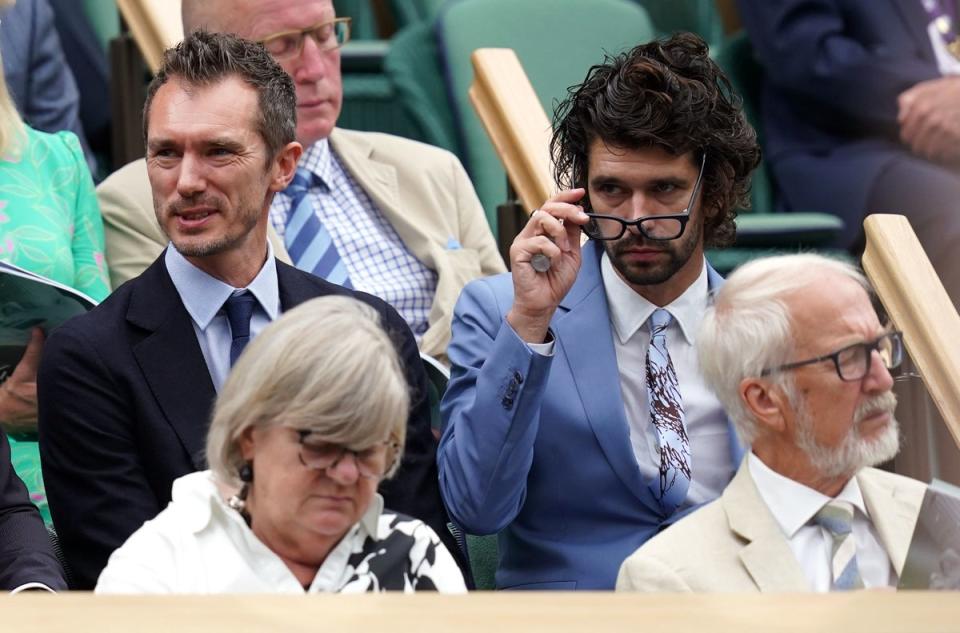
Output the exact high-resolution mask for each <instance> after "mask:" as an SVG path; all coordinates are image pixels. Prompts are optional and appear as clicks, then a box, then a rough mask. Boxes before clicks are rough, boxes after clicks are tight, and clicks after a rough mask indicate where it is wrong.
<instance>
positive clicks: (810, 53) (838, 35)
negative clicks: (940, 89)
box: [738, 0, 939, 131]
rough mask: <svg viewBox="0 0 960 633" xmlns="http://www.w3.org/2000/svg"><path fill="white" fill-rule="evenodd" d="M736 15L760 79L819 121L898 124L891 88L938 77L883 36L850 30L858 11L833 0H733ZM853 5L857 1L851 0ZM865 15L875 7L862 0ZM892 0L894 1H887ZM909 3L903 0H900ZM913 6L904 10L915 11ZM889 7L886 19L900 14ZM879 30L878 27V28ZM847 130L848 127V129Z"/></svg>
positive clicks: (870, 125) (879, 125)
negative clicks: (761, 73) (760, 68)
mask: <svg viewBox="0 0 960 633" xmlns="http://www.w3.org/2000/svg"><path fill="white" fill-rule="evenodd" d="M738 4H739V7H740V16H741V19H742V21H743V24H744V27H745V28H746V30H747V33H748V34H749V36H750V41H751V43H752V44H753V47H754V51H755V55H756V57H757V59H758V60H759V61H760V63H761V64H762V65H763V66H764V68H765V70H766V75H765V79H766V80H767V81H769V82H771V84H772V85H774V86H775V87H776V88H777V89H779V90H780V91H782V92H784V93H785V96H787V97H792V98H794V99H797V100H800V101H801V102H802V105H803V106H804V107H806V108H808V109H810V110H811V112H810V115H811V116H813V117H818V118H819V119H820V123H821V124H823V125H827V124H831V125H834V126H853V127H854V129H859V128H864V129H867V130H878V129H884V130H887V131H895V130H896V129H897V96H898V95H899V94H900V93H901V92H903V91H904V90H906V89H908V88H910V87H911V86H913V85H914V84H916V83H917V82H919V81H923V80H926V79H932V78H934V77H938V76H939V73H938V72H937V68H936V66H935V65H934V64H931V63H930V62H929V61H927V60H924V59H922V58H920V57H919V56H916V55H913V56H911V55H909V54H904V51H903V50H900V49H899V48H897V49H894V48H893V47H890V46H887V45H885V43H884V42H882V41H876V42H873V41H865V40H867V39H868V37H872V36H868V35H867V34H865V33H864V34H863V35H862V36H860V35H859V34H858V35H857V36H855V35H854V34H853V33H852V32H851V31H852V28H853V26H852V23H853V22H854V21H856V20H857V16H852V15H851V14H850V11H851V8H850V7H849V6H848V7H847V8H846V9H845V11H846V13H844V11H842V10H841V8H840V6H839V3H838V2H837V1H836V0H778V1H777V2H771V1H770V0H738ZM852 4H853V5H856V3H852ZM860 4H861V5H863V6H862V7H860V11H861V12H862V13H863V15H864V17H866V16H867V14H868V12H871V11H875V10H876V9H883V10H884V11H894V10H896V7H893V6H886V5H884V6H883V7H879V6H877V5H880V4H881V3H879V2H877V3H876V4H875V0H863V1H862V2H861V3H860ZM889 4H891V5H892V3H889ZM905 4H909V3H905ZM915 4H916V5H917V7H903V8H902V9H903V10H912V9H913V10H917V11H921V10H922V8H920V2H919V1H917V2H916V3H915ZM899 17H900V16H899V15H898V14H891V19H895V18H896V19H899ZM878 30H881V31H882V29H878ZM848 131H849V130H848Z"/></svg>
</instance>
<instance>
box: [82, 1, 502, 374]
mask: <svg viewBox="0 0 960 633" xmlns="http://www.w3.org/2000/svg"><path fill="white" fill-rule="evenodd" d="M182 18H183V23H184V30H185V32H190V31H192V30H193V29H195V28H201V27H202V28H206V29H207V30H210V31H223V32H232V33H237V34H239V35H240V36H241V37H245V38H247V39H252V40H258V41H262V42H264V44H265V45H266V46H267V48H268V50H269V51H270V52H271V54H273V56H274V58H275V59H277V61H278V62H280V64H281V66H283V68H284V70H286V71H287V72H288V73H289V74H290V75H291V76H292V77H293V79H294V83H295V84H296V89H297V100H298V105H297V140H298V141H299V142H300V143H301V144H302V145H303V146H304V156H303V158H302V159H301V161H300V168H301V169H303V170H304V172H303V173H304V176H305V177H306V178H307V179H308V180H309V182H310V184H309V188H308V190H307V195H306V200H305V201H304V203H305V204H310V205H312V209H313V211H314V213H315V215H316V217H317V219H318V220H319V222H320V224H321V225H322V227H323V229H325V230H326V232H327V233H328V234H329V238H328V239H327V242H328V243H329V242H330V241H331V240H332V243H333V244H334V249H333V252H334V253H335V255H333V256H339V260H340V261H341V262H342V264H343V267H342V268H341V270H345V274H346V275H347V277H346V279H347V281H346V284H349V285H350V286H351V287H353V288H355V289H357V290H362V291H365V292H368V293H370V294H373V295H376V296H379V297H381V298H382V299H384V300H386V301H387V302H388V303H390V304H391V305H393V307H394V308H396V309H397V311H398V312H399V313H400V314H401V315H402V316H403V317H404V319H405V320H406V321H407V323H408V324H409V325H410V329H411V330H413V332H414V335H415V336H416V338H417V342H418V344H419V345H420V349H421V351H423V352H425V353H427V354H430V355H432V356H441V357H442V356H443V355H444V354H445V352H446V346H447V342H448V341H449V338H450V320H451V316H452V312H453V305H454V303H455V301H456V299H457V297H458V296H459V294H460V290H461V288H462V287H463V286H464V284H466V283H467V282H468V281H470V280H471V279H474V278H477V277H481V276H485V275H491V274H495V273H499V272H503V271H504V270H505V268H504V264H503V260H502V258H501V257H500V255H499V253H498V252H497V247H496V243H495V242H494V239H493V236H492V234H491V232H490V229H489V226H488V225H487V222H486V217H485V215H484V213H483V209H482V207H481V206H480V202H479V201H478V200H477V196H476V193H475V192H474V190H473V186H472V185H471V183H470V180H469V178H468V177H467V175H466V173H465V172H464V170H463V167H462V165H461V164H460V162H459V161H458V160H457V158H456V157H455V156H453V155H452V154H450V153H449V152H446V151H444V150H441V149H438V148H435V147H431V146H429V145H425V144H422V143H417V142H414V141H410V140H407V139H403V138H400V137H397V136H391V135H387V134H377V133H367V132H355V131H349V130H342V129H338V128H336V127H335V125H336V120H337V117H338V115H339V113H340V107H341V103H342V97H343V94H342V87H341V80H340V49H339V47H340V45H342V44H343V42H344V41H346V39H347V38H348V37H349V25H344V23H343V21H342V20H341V21H337V19H336V16H335V14H334V9H333V4H332V2H331V1H330V0H309V1H304V2H294V1H293V0H184V1H183V7H182ZM97 193H98V197H99V199H100V206H101V209H102V211H103V217H104V225H105V230H106V241H107V260H108V262H109V265H110V270H111V281H112V284H113V286H114V287H115V288H116V287H117V286H119V285H120V284H122V283H123V282H125V281H127V280H129V279H131V278H133V277H135V276H137V275H139V274H140V273H141V272H142V271H143V270H144V269H145V268H146V267H147V265H148V264H150V262H152V261H153V260H154V259H156V257H157V256H158V255H159V253H160V251H161V250H162V249H163V248H164V247H165V246H166V245H167V240H166V238H165V237H164V235H163V233H162V232H161V231H160V228H159V226H157V223H156V220H155V218H154V213H153V204H152V200H151V198H150V185H149V182H148V180H147V176H146V167H145V165H144V162H143V161H142V160H141V161H135V162H134V163H131V164H129V165H127V166H126V167H123V168H122V169H120V170H119V171H117V172H116V173H114V174H113V175H111V176H110V177H109V178H108V179H107V180H105V181H104V182H103V183H102V184H101V185H100V187H99V188H98V190H97ZM295 206H297V207H298V206H299V201H298V199H297V198H296V197H295V195H294V194H289V195H287V194H286V193H281V194H279V195H277V196H276V197H275V199H274V202H273V204H272V206H271V210H270V227H269V238H270V242H271V244H272V245H273V249H274V253H275V254H276V256H277V258H278V259H280V260H281V261H288V262H289V261H292V263H293V264H294V265H296V266H297V267H298V268H301V269H302V270H306V271H308V272H313V273H314V274H317V275H318V276H323V277H325V278H327V279H328V280H330V281H334V282H335V283H341V284H343V283H344V281H345V279H344V278H337V277H335V276H334V277H331V276H329V275H327V274H326V273H325V272H324V271H323V270H321V269H320V268H318V267H315V266H314V264H315V261H316V259H318V257H311V255H312V253H311V252H310V249H307V252H300V251H302V250H304V249H302V248H300V247H299V246H294V247H293V248H292V249H291V250H293V252H294V255H293V256H291V254H290V253H289V252H288V248H290V247H291V246H292V243H293V242H294V241H295V240H296V239H297V234H296V231H297V230H298V229H299V225H298V222H297V221H296V220H295V219H294V215H295V211H296V209H295V208H294V207H295ZM291 227H292V228H291ZM301 239H305V238H303V237H301ZM327 256H328V257H329V256H331V255H329V254H328V255H327Z"/></svg>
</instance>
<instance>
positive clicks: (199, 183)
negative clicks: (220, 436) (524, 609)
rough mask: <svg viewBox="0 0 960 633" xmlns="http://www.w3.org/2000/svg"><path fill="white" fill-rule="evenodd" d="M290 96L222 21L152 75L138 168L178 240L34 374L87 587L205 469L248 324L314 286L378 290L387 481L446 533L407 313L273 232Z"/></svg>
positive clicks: (289, 142) (256, 49) (43, 431)
mask: <svg viewBox="0 0 960 633" xmlns="http://www.w3.org/2000/svg"><path fill="white" fill-rule="evenodd" d="M295 108H296V96H295V93H294V87H293V83H292V80H291V79H290V77H289V76H288V75H287V74H286V73H284V72H283V69H282V68H281V67H280V66H279V65H277V64H276V62H274V61H273V60H272V58H271V57H270V56H269V54H268V53H267V52H266V50H265V49H264V48H263V47H262V46H261V45H259V44H254V43H251V42H248V41H245V40H241V39H239V38H236V37H234V36H230V35H222V34H209V33H205V32H202V31H198V32H195V33H194V34H192V35H190V36H188V37H187V38H186V39H185V40H184V41H183V42H182V43H181V44H179V45H178V46H177V47H176V48H175V49H170V50H169V51H167V53H166V55H165V57H164V61H163V67H162V68H161V70H160V72H159V73H158V74H157V76H156V78H155V79H154V81H153V83H152V84H151V86H150V89H149V91H148V96H147V102H146V105H145V107H144V130H145V139H146V144H147V169H148V174H149V177H150V182H151V186H152V189H153V197H154V204H155V208H156V214H157V219H158V221H159V223H160V225H161V227H162V228H163V230H164V232H165V233H166V234H167V235H168V237H169V238H170V241H171V246H169V247H168V248H167V249H166V250H165V251H164V252H163V254H162V255H161V256H160V257H159V258H158V259H157V260H156V261H155V262H154V263H153V264H152V265H151V266H150V267H149V268H148V269H147V270H146V271H145V272H144V273H143V274H142V275H141V276H139V277H137V278H135V279H133V280H131V281H130V282H128V283H126V284H124V285H123V286H121V287H120V288H119V289H118V290H117V291H115V292H114V294H113V295H111V296H110V297H109V298H108V299H107V300H106V301H104V302H103V303H102V304H101V305H100V306H98V307H97V308H96V309H94V310H93V311H91V312H89V313H87V314H85V315H83V316H81V317H79V318H77V319H74V320H72V321H70V322H68V323H67V324H65V325H64V326H62V327H61V328H59V329H58V330H56V331H55V332H54V333H53V334H52V335H51V336H50V338H49V340H48V341H47V346H46V348H45V350H44V357H43V360H42V362H41V367H40V372H39V377H38V381H39V384H38V393H39V400H40V411H39V413H40V415H39V418H40V421H39V430H40V444H41V447H42V448H41V459H42V463H43V474H44V479H45V481H46V483H47V491H48V496H49V500H50V506H51V513H52V516H53V520H54V524H55V525H56V526H57V530H58V533H59V535H60V537H61V543H62V545H63V549H64V552H65V554H66V558H67V561H68V563H69V565H70V566H71V570H72V572H74V576H75V582H74V586H75V587H76V588H83V589H87V588H92V587H93V586H94V584H95V582H96V580H97V576H98V574H99V573H100V571H101V570H102V569H103V567H104V565H105V564H106V561H107V558H108V556H109V555H110V553H111V552H112V551H113V550H114V549H116V548H117V547H119V546H120V545H121V544H122V543H123V542H124V540H125V539H126V538H127V537H129V536H130V535H131V534H132V533H133V532H134V531H135V530H136V529H137V528H139V527H140V526H141V525H142V524H143V522H144V521H145V520H147V519H151V518H153V517H154V516H155V515H156V514H157V513H158V512H160V511H161V510H162V509H163V508H164V506H165V505H166V504H167V503H168V502H169V501H170V495H171V484H172V482H173V480H174V479H176V478H178V477H180V476H182V475H185V474H187V473H190V472H193V471H195V470H199V469H203V468H205V456H204V454H203V446H204V437H205V435H206V430H207V423H208V419H209V415H210V411H211V406H212V403H213V401H214V399H215V396H216V392H217V390H218V389H219V388H220V386H221V385H222V383H223V382H224V380H225V377H226V374H227V373H228V372H229V370H230V367H231V365H232V364H233V362H234V361H235V360H236V358H237V357H238V356H239V354H240V352H241V351H242V349H243V347H244V346H245V345H246V343H247V342H248V341H249V339H250V338H252V337H254V336H256V335H257V333H258V332H259V331H260V330H262V329H263V328H264V327H265V326H266V325H267V324H268V323H269V322H270V321H272V320H274V319H275V318H276V317H277V315H278V313H280V312H283V311H285V310H288V309H290V308H291V307H293V306H295V305H297V304H299V303H302V302H304V301H306V300H307V299H310V298H312V297H317V296H323V295H333V294H340V295H348V296H354V297H356V298H358V299H360V300H361V301H364V302H366V303H367V304H369V305H371V306H373V307H374V308H375V309H376V311H377V313H378V315H379V318H380V319H381V321H382V323H384V324H385V329H386V330H387V331H388V332H389V334H390V336H391V337H392V338H393V340H394V341H395V344H396V346H397V349H398V351H399V353H400V356H401V359H402V361H403V365H404V370H405V373H406V377H407V381H408V383H409V386H410V391H411V410H410V417H409V421H408V430H407V442H406V449H405V453H404V457H403V461H404V466H403V468H402V469H401V470H400V472H399V473H398V474H397V476H396V478H395V479H394V480H393V481H392V482H391V483H390V484H389V485H388V486H384V487H382V488H381V493H382V494H383V495H384V497H385V499H386V504H387V507H389V508H390V509H392V510H396V511H398V512H403V513H405V514H409V515H411V516H414V517H416V518H419V519H421V520H423V521H424V522H426V523H427V524H429V525H430V526H431V527H433V529H434V530H435V531H436V532H437V533H438V534H442V535H445V536H446V537H450V533H449V530H448V529H447V517H446V512H445V510H444V509H443V505H442V502H441V500H440V494H439V489H438V484H437V471H436V465H435V456H434V451H435V447H434V443H433V439H432V435H431V432H430V416H429V410H428V403H427V401H426V398H425V394H426V393H427V390H426V376H425V374H424V372H423V368H422V365H421V363H420V360H419V354H418V351H417V345H416V342H415V340H414V338H413V335H412V334H411V332H410V330H409V328H408V327H407V326H406V324H405V323H404V321H403V319H402V318H401V317H400V316H399V315H398V314H397V312H396V311H395V310H393V309H392V308H391V307H389V306H388V305H387V304H386V303H384V302H383V301H381V300H379V299H376V298H374V297H372V296H370V295H366V294H363V293H359V292H352V291H350V290H347V289H345V288H343V287H340V286H336V285H333V284H330V283H328V282H326V281H324V280H322V279H320V278H318V277H315V276H313V275H311V274H308V273H305V272H301V271H299V270H297V269H295V268H292V267H290V266H287V265H284V264H282V263H280V262H278V261H276V259H275V258H274V256H273V251H272V249H271V248H270V247H269V246H268V242H267V223H268V218H267V212H268V209H269V207H270V202H271V199H272V198H273V195H274V194H275V193H276V192H277V191H282V190H284V189H285V188H286V187H287V185H288V184H289V183H290V181H291V180H292V179H293V178H294V174H295V172H296V167H297V160H298V159H299V158H300V155H301V152H302V148H301V145H300V144H299V143H297V142H296V141H295V140H294V139H295V130H296V114H295ZM316 326H317V328H322V327H323V323H317V325H316ZM447 542H448V543H451V545H452V547H451V549H453V550H456V547H455V546H454V545H453V543H454V541H453V540H452V537H450V538H448V540H447Z"/></svg>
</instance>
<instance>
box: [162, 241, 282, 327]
mask: <svg viewBox="0 0 960 633" xmlns="http://www.w3.org/2000/svg"><path fill="white" fill-rule="evenodd" d="M164 263H165V264H166V266H167V272H168V273H169V274H170V279H171V280H172V281H173V285H174V287H175V288H176V289H177V293H178V294H179V295H180V299H181V300H182V301H183V306H184V308H186V310H187V313H189V314H190V318H191V319H193V322H194V323H196V324H197V327H198V328H200V330H201V331H204V330H206V329H207V326H208V325H210V322H211V321H212V320H213V317H215V316H217V313H218V312H219V311H220V309H221V308H222V307H223V303H224V302H225V301H226V300H227V297H229V296H230V295H231V294H234V293H239V292H242V291H243V290H249V291H250V293H251V294H252V295H253V296H254V297H256V299H257V301H258V302H259V303H260V307H261V308H263V311H264V312H266V313H267V316H269V317H270V320H271V321H274V320H276V318H277V315H278V314H279V312H280V287H279V282H278V281H277V262H276V259H274V256H273V246H272V245H271V244H270V241H269V240H267V259H266V261H265V262H264V264H263V267H262V268H260V272H259V273H257V276H256V277H254V278H253V281H251V282H250V285H248V286H247V287H246V288H234V287H233V286H231V285H229V284H225V283H223V282H222V281H220V280H219V279H217V278H215V277H212V276H210V275H208V274H207V273H205V272H204V271H202V270H200V269H199V268H197V267H196V266H194V265H193V264H192V263H190V261H189V260H187V258H185V257H184V256H183V255H181V254H180V252H179V251H177V249H176V248H174V246H173V244H172V243H171V244H168V245H167V252H166V255H165V256H164Z"/></svg>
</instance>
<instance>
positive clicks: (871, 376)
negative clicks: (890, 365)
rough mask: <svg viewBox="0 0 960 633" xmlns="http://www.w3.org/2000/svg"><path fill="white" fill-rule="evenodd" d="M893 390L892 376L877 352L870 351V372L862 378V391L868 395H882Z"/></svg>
mask: <svg viewBox="0 0 960 633" xmlns="http://www.w3.org/2000/svg"><path fill="white" fill-rule="evenodd" d="M892 388H893V376H891V375H890V370H889V369H887V366H886V364H884V362H883V357H882V356H881V355H880V352H879V351H878V350H871V351H870V371H869V372H867V375H866V376H864V377H863V390H864V391H866V392H868V393H883V392H886V391H890V390H891V389H892Z"/></svg>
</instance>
